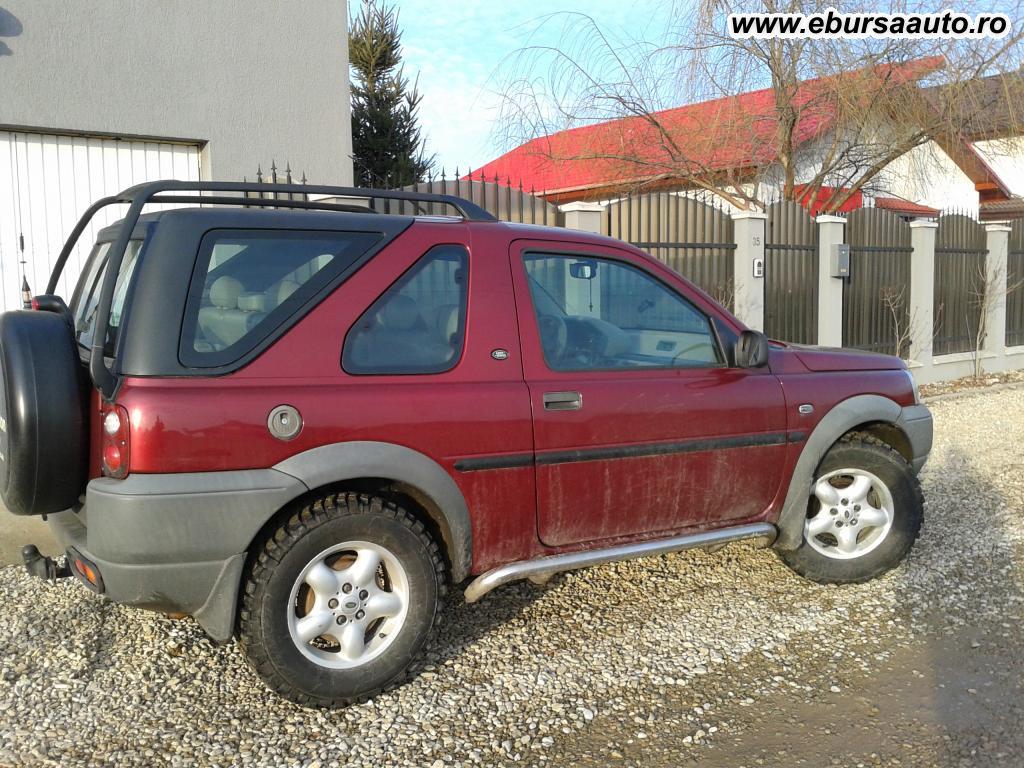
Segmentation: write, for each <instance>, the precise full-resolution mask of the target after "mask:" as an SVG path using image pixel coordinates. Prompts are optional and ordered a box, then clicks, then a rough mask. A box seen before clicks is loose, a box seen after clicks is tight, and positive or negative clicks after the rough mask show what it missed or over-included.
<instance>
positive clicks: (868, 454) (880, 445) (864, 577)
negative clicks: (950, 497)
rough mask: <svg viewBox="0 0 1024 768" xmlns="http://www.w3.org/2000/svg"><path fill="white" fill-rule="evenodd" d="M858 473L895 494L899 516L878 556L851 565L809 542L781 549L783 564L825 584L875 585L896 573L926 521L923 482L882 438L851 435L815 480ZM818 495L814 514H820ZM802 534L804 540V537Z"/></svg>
mask: <svg viewBox="0 0 1024 768" xmlns="http://www.w3.org/2000/svg"><path fill="white" fill-rule="evenodd" d="M843 468H856V469H863V470H866V471H868V472H870V473H872V474H874V475H876V476H877V477H878V478H879V479H880V480H881V481H882V482H884V483H885V484H886V485H887V486H888V489H889V492H890V493H891V494H892V498H893V502H894V511H893V519H892V524H891V528H890V530H889V532H888V534H887V535H886V537H885V539H884V540H883V541H882V542H881V543H880V544H879V545H878V546H877V547H876V548H875V549H874V550H872V551H870V552H868V553H866V554H864V555H863V556H860V557H856V558H854V559H849V560H836V559H832V558H830V557H827V556H826V555H823V554H821V553H820V552H818V551H816V550H815V549H814V548H813V547H812V546H811V545H810V544H809V543H808V542H807V540H806V538H804V539H803V541H802V542H801V544H800V546H799V547H798V548H797V549H793V550H778V554H779V556H780V557H781V558H782V560H783V561H784V562H785V563H786V565H788V566H789V567H790V568H792V569H793V570H794V571H796V572H797V573H798V574H800V575H801V576H803V577H804V578H806V579H810V580H811V581H815V582H818V583H820V584H850V583H858V582H863V581H870V580H871V579H874V578H876V577H878V576H881V575H882V574H883V573H886V572H887V571H890V570H892V569H893V568H895V567H896V566H897V565H899V563H900V562H901V561H902V560H903V558H904V557H905V556H906V555H907V553H908V552H909V551H910V548H911V547H912V546H913V544H914V542H915V541H916V540H917V537H918V534H919V533H920V531H921V523H922V521H923V519H924V496H923V494H922V492H921V483H920V481H919V480H918V478H917V475H916V474H915V473H914V471H913V469H912V468H911V466H910V465H909V464H908V463H907V461H906V459H904V458H903V456H902V455H901V454H900V453H899V452H898V451H896V450H895V449H893V448H892V447H891V446H890V445H888V444H886V443H884V442H883V441H881V440H879V439H878V438H876V437H874V436H872V435H868V434H865V433H863V432H851V433H850V434H848V435H846V436H845V437H843V438H842V439H841V440H840V441H839V442H837V443H836V444H835V445H834V446H833V447H832V448H831V449H830V450H829V452H828V453H827V454H826V455H825V458H824V459H822V462H821V465H820V466H819V467H818V471H817V472H816V473H815V478H819V477H822V476H824V475H826V474H827V473H829V472H832V471H835V470H839V469H843ZM815 504H816V500H815V499H814V497H813V496H811V498H810V499H809V500H808V513H809V514H810V513H811V512H812V510H814V509H816V507H815V506H814V505H815ZM801 535H803V534H802V533H801Z"/></svg>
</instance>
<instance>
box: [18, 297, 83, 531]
mask: <svg viewBox="0 0 1024 768" xmlns="http://www.w3.org/2000/svg"><path fill="white" fill-rule="evenodd" d="M86 390H87V385H86V381H85V374H84V369H83V367H82V363H81V361H80V360H79V359H78V347H77V345H76V344H75V340H74V337H73V336H72V333H71V327H70V326H69V325H68V322H67V321H66V320H65V319H64V317H62V316H61V315H58V314H55V313H52V312H26V311H15V312H5V313H4V314H3V315H2V316H0V496H2V497H3V500H4V503H5V505H6V506H7V509H8V510H10V511H11V512H13V513H14V514H16V515H46V514H50V513H53V512H60V511H61V510H64V509H68V508H69V507H72V506H74V505H75V504H77V503H78V499H79V496H81V494H82V493H83V492H84V491H85V486H86V483H87V482H88V480H89V467H88V459H89V416H88V406H87V403H88V396H87V394H86Z"/></svg>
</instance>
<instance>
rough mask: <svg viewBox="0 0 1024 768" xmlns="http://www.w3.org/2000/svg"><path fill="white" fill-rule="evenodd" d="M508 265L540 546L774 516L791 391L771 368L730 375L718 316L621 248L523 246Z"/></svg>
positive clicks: (668, 275)
mask: <svg viewBox="0 0 1024 768" xmlns="http://www.w3.org/2000/svg"><path fill="white" fill-rule="evenodd" d="M581 253H582V254H585V255H581ZM510 257H511V260H512V273H513V280H514V284H515V295H516V307H517V313H518V318H519V326H520V334H521V338H522V349H523V363H524V375H525V377H526V381H527V385H528V387H529V391H530V398H531V402H532V407H533V419H534V447H535V451H536V468H537V475H536V479H537V507H538V529H539V534H540V538H541V540H542V541H543V542H544V543H545V544H547V545H549V546H563V545H571V544H577V543H581V542H587V541H595V540H600V539H611V538H615V537H624V536H635V535H641V534H652V533H657V532H668V531H672V530H676V529H681V528H686V527H689V526H699V525H705V524H708V525H713V524H715V523H719V522H722V521H727V520H742V519H747V518H754V517H757V516H758V515H761V514H762V513H763V512H764V511H765V510H766V509H767V508H768V507H769V506H770V504H771V502H772V499H773V498H774V497H775V495H776V492H777V490H778V488H779V485H780V483H781V479H782V472H783V465H784V459H785V454H786V440H787V434H786V417H785V403H784V398H783V393H782V388H781V385H780V384H779V381H778V379H776V377H775V376H774V375H772V373H771V372H770V371H769V370H768V368H767V367H765V368H758V369H738V368H730V367H728V365H727V363H726V362H725V361H726V359H727V357H726V355H725V354H724V351H723V349H722V348H721V343H720V341H719V334H718V333H717V332H716V330H715V328H714V325H713V323H712V322H711V321H710V319H709V317H708V313H709V312H712V311H714V308H713V306H712V305H710V304H709V303H707V302H706V301H705V300H704V299H703V298H702V297H700V296H697V295H692V296H688V295H687V292H688V289H687V286H686V284H685V283H684V282H683V281H681V280H680V279H679V278H678V276H676V275H675V273H673V272H671V270H669V269H667V268H665V267H662V266H661V265H657V264H653V263H651V262H650V261H649V260H647V259H644V258H641V257H638V256H636V255H634V254H631V253H628V252H626V251H624V250H619V249H616V248H614V247H602V246H594V245H590V244H587V245H582V244H581V245H580V246H578V247H577V246H575V245H573V244H571V243H565V242H544V241H516V242H514V243H513V244H512V247H511V252H510Z"/></svg>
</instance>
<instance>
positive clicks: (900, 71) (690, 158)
mask: <svg viewBox="0 0 1024 768" xmlns="http://www.w3.org/2000/svg"><path fill="white" fill-rule="evenodd" d="M941 65H942V60H941V59H940V58H939V57H931V58H927V59H920V60H917V61H912V62H908V63H906V64H903V65H901V66H899V67H890V66H879V67H875V68H873V69H870V70H859V71H856V72H847V73H844V74H841V75H838V76H836V77H839V78H844V79H848V80H850V81H852V82H851V83H850V85H849V87H857V83H856V81H857V79H858V78H859V79H861V80H863V79H865V78H873V79H875V80H880V79H882V78H886V79H888V80H889V81H893V80H897V81H899V82H904V83H906V82H913V81H915V80H917V79H919V78H921V77H923V76H924V75H926V74H928V73H930V72H933V71H935V70H936V69H938V68H939V67H941ZM861 87H863V86H861ZM835 92H836V85H835V78H818V79H815V80H807V81H805V82H803V83H801V84H800V86H799V88H798V91H797V94H796V97H795V98H794V103H795V104H796V105H798V106H800V107H801V108H802V113H801V114H800V116H799V118H798V120H797V124H796V128H795V142H796V144H797V145H799V144H803V143H805V142H807V141H810V140H811V139H814V138H815V137H818V136H821V135H822V134H825V133H827V132H828V131H829V130H830V129H831V128H832V127H833V126H834V124H835V120H836V108H835V102H834V99H833V98H832V97H831V94H834V93H835ZM654 117H656V122H657V123H658V125H655V124H654V122H652V121H651V120H649V119H647V118H646V117H642V116H634V117H626V118H622V119H619V120H610V121H607V122H602V123H595V124H593V125H587V126H583V127H579V128H571V129H569V130H565V131H559V132H558V133H554V134H551V135H550V136H544V137H541V138H537V139H533V140H532V141H529V142H527V143H525V144H523V145H522V146H519V147H517V148H516V149H513V150H512V151H511V152H508V153H506V154H504V155H502V156H501V157H499V158H497V159H496V160H493V161H491V162H490V163H488V164H487V165H485V166H484V167H483V168H480V169H478V171H477V172H474V176H475V175H476V174H477V173H482V174H483V176H485V177H491V176H497V177H499V178H500V179H502V180H504V179H506V178H509V179H511V181H512V183H513V184H517V183H519V182H520V181H521V182H522V183H523V186H524V187H525V188H527V189H531V188H532V189H535V190H537V191H538V192H544V193H546V194H548V195H549V196H553V195H559V194H560V193H561V194H560V196H561V197H562V198H563V199H570V198H575V199H579V198H581V197H585V196H586V190H596V189H598V188H602V187H603V188H607V187H615V186H626V185H630V184H635V183H638V182H645V181H647V182H649V181H655V180H658V179H660V178H671V176H672V175H673V174H678V173H679V170H680V162H679V161H678V159H677V158H679V157H682V158H685V160H686V162H687V163H688V165H689V167H688V168H687V170H689V171H691V172H695V173H705V172H706V173H716V172H726V171H742V170H745V169H753V168H758V167H763V166H765V165H768V164H770V163H772V162H773V161H775V160H776V157H777V155H776V152H775V148H774V141H773V137H774V134H775V131H776V128H777V125H778V123H777V119H776V112H775V96H774V93H773V91H772V90H771V89H764V90H760V91H751V92H749V93H743V94H740V95H739V96H730V97H726V98H721V99H714V100H712V101H704V102H701V103H698V104H689V105H686V106H683V107H677V108H675V109H668V110H664V111H662V112H656V113H654ZM659 125H660V128H659ZM662 128H663V129H664V130H661V129H662ZM673 145H675V147H676V148H674V147H673ZM566 193H574V194H568V195H567V194H566Z"/></svg>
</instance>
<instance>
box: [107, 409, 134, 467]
mask: <svg viewBox="0 0 1024 768" xmlns="http://www.w3.org/2000/svg"><path fill="white" fill-rule="evenodd" d="M100 413H101V415H102V416H103V425H102V427H101V429H102V432H103V439H102V440H101V442H100V445H101V446H102V457H103V474H105V475H106V476H107V477H113V478H115V479H117V480H120V479H121V478H124V477H127V476H128V462H129V460H130V459H131V435H130V425H129V423H128V411H127V410H126V409H125V408H124V406H122V405H105V406H104V407H103V410H102V411H101V412H100Z"/></svg>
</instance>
